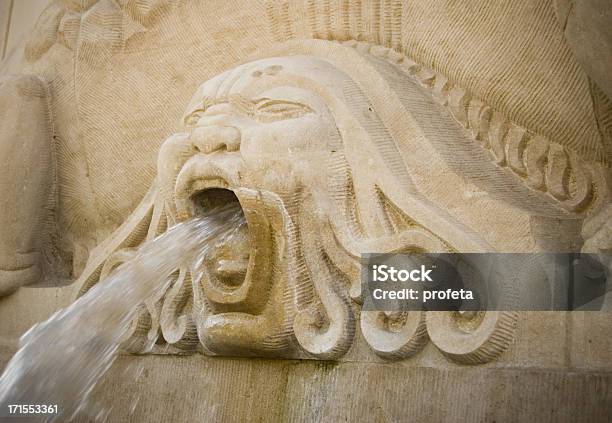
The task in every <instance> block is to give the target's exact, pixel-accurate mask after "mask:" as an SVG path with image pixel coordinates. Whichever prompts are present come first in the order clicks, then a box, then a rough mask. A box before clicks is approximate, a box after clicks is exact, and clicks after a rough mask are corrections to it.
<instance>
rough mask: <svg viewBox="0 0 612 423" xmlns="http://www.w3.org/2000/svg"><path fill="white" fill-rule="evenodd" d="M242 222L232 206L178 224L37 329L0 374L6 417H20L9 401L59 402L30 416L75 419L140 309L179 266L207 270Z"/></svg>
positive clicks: (0, 403)
mask: <svg viewBox="0 0 612 423" xmlns="http://www.w3.org/2000/svg"><path fill="white" fill-rule="evenodd" d="M244 224H245V221H244V215H243V214H242V211H241V210H240V208H239V207H238V206H236V205H230V206H225V207H222V208H218V209H215V210H214V211H211V212H209V213H207V214H206V215H203V216H200V217H198V218H195V219H192V220H190V221H187V222H184V223H180V224H178V225H175V226H173V227H172V228H170V229H169V230H168V231H167V232H166V233H164V234H163V235H161V236H159V237H158V238H156V239H154V240H152V241H149V242H146V243H144V244H142V246H141V247H140V248H139V249H138V251H137V253H136V254H135V256H134V257H133V258H132V259H131V260H129V261H127V262H125V263H123V264H121V265H120V266H119V267H118V268H117V269H116V270H115V271H113V272H112V273H111V275H109V276H108V277H107V278H105V279H104V280H101V281H100V282H99V283H98V284H96V285H95V286H94V287H93V288H92V289H90V290H89V291H88V292H87V293H86V294H85V295H83V296H82V297H80V298H79V299H78V300H77V301H75V302H74V303H72V304H71V305H70V306H69V307H67V308H65V309H62V310H60V311H58V312H57V313H55V314H54V315H53V316H51V317H50V318H49V319H48V320H47V321H45V322H42V323H39V324H37V325H35V326H33V327H32V328H31V329H30V330H29V331H28V332H27V333H26V334H24V335H23V336H22V338H21V340H20V346H21V348H20V349H19V351H18V352H17V353H16V354H15V355H14V356H13V358H12V359H11V361H10V362H9V363H8V364H7V366H6V368H5V370H4V373H3V374H2V376H1V377H0V420H1V418H2V417H7V416H10V415H15V414H9V411H10V408H13V409H14V408H15V407H9V406H11V405H17V404H22V405H25V404H38V405H41V404H45V405H55V404H57V414H55V413H50V414H38V413H32V414H28V417H29V420H28V421H41V422H47V421H62V422H63V421H68V420H69V419H70V418H72V417H73V416H74V415H75V414H76V413H78V412H79V411H80V410H81V408H82V407H83V404H85V403H86V401H85V400H86V398H87V397H88V395H89V393H90V392H91V391H92V389H93V388H94V386H95V385H96V383H97V381H98V380H99V379H100V378H101V377H102V375H103V374H104V373H105V372H106V371H107V370H108V369H109V367H110V366H111V365H112V363H113V361H114V360H115V358H116V356H117V352H118V351H119V349H120V344H121V342H122V341H123V340H124V339H125V337H126V335H127V333H128V331H129V328H130V324H131V322H132V320H133V319H134V318H135V317H136V313H137V312H138V306H139V305H140V304H142V303H143V302H145V301H146V300H149V299H152V298H157V297H159V296H161V295H162V294H163V292H165V290H166V289H167V288H168V284H169V283H170V280H171V279H170V275H171V274H172V273H174V272H175V271H176V270H177V269H178V268H179V267H180V266H189V267H190V268H191V269H193V270H192V271H197V269H201V265H202V260H203V259H204V257H205V256H206V254H207V253H209V251H210V250H211V248H212V246H213V245H215V244H218V243H219V242H224V241H226V240H229V238H231V237H232V236H233V235H235V234H236V233H237V231H238V229H239V228H240V227H241V226H242V225H244ZM194 279H195V277H194ZM21 415H23V414H21Z"/></svg>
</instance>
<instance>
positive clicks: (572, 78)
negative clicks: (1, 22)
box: [0, 0, 612, 421]
mask: <svg viewBox="0 0 612 423" xmlns="http://www.w3.org/2000/svg"><path fill="white" fill-rule="evenodd" d="M17 3H18V4H19V7H17V6H16V4H17ZM24 3H25V2H15V4H14V5H13V6H14V8H13V11H12V13H11V20H10V25H9V28H13V22H32V20H31V18H27V17H25V16H26V9H24V8H23V7H24V6H22V5H23V4H24ZM37 4H38V3H37ZM606 7H607V6H605V5H602V4H600V3H599V2H597V1H595V0H592V1H591V0H589V1H586V0H585V1H577V2H573V1H567V2H566V1H555V2H553V1H548V0H533V1H527V0H525V1H499V2H482V1H479V0H466V1H462V2H456V1H451V0H447V1H446V0H445V1H439V2H430V1H426V0H417V1H410V2H402V1H398V0H389V1H377V0H372V1H358V0H347V1H337V2H331V1H319V0H312V1H301V0H295V1H284V0H279V1H263V0H262V1H247V0H235V1H226V0H223V1H217V0H214V1H206V2H197V1H192V2H181V1H173V0H159V1H132V0H117V1H111V0H87V1H71V0H54V1H51V2H49V3H48V6H47V7H46V9H45V10H44V11H43V13H42V15H41V16H40V18H39V19H38V21H37V23H36V25H35V26H34V27H33V29H32V30H31V31H29V33H28V34H27V36H25V37H24V38H23V40H22V41H19V42H21V43H22V44H14V45H15V46H16V47H15V48H14V53H13V55H12V56H11V57H10V58H9V59H10V60H8V61H6V62H5V63H4V64H3V67H1V68H0V69H1V72H2V74H3V75H4V78H5V81H9V82H5V83H4V84H3V85H2V86H0V100H1V101H2V103H1V104H0V105H1V106H2V107H1V108H0V113H2V116H6V117H7V118H5V119H4V120H3V122H4V126H2V127H1V128H0V152H1V153H4V154H3V156H2V157H0V160H4V161H3V162H2V163H3V166H2V168H1V169H0V187H2V189H3V194H4V196H3V197H2V200H0V201H1V202H2V205H3V214H2V216H0V264H1V265H2V267H0V270H2V272H3V273H0V291H1V290H4V292H8V291H13V290H14V288H16V287H17V286H19V285H26V284H31V283H45V282H49V280H51V281H53V280H54V279H53V278H57V277H58V276H61V273H62V271H66V269H70V271H69V273H70V277H71V278H72V279H76V282H75V283H74V284H72V285H71V286H68V287H64V288H22V289H20V290H18V291H17V292H16V293H14V294H12V295H10V296H6V297H0V340H1V348H2V349H1V350H0V360H1V361H2V363H3V364H4V363H5V362H6V361H7V360H8V358H9V357H10V355H11V354H12V353H13V352H14V351H15V349H16V345H17V339H18V337H19V336H20V335H21V334H22V333H23V332H24V331H25V330H26V329H27V328H28V327H29V326H30V325H31V324H34V323H35V322H37V321H40V320H42V319H44V318H46V317H47V316H48V315H49V314H51V313H52V311H53V310H56V309H58V308H60V307H62V306H65V305H67V304H69V303H70V301H72V300H73V299H74V297H75V296H76V295H77V293H78V294H81V295H82V294H83V293H85V292H87V291H88V290H89V289H90V288H91V287H92V286H93V285H95V284H96V283H98V282H99V281H100V280H101V279H103V278H104V276H105V275H107V274H108V273H109V272H111V271H112V270H113V268H114V267H115V266H116V265H117V264H119V263H121V262H122V261H123V260H125V259H126V258H129V256H130V251H131V249H132V248H134V247H137V246H138V245H140V244H141V243H142V242H143V241H145V240H148V239H152V238H154V237H155V236H156V235H158V234H160V233H162V232H164V231H165V230H166V229H167V227H168V226H169V225H172V224H175V223H177V222H180V221H183V220H185V219H187V218H190V217H193V216H194V215H197V214H199V213H201V212H202V211H203V210H206V209H207V208H211V207H213V206H214V205H216V204H222V203H226V202H238V203H239V204H240V206H241V208H242V209H243V211H244V213H245V217H246V220H247V222H248V227H247V228H246V229H245V230H244V231H243V232H242V233H241V234H240V236H238V237H236V238H235V239H234V241H233V243H232V244H228V245H219V246H216V247H215V248H214V249H213V254H212V256H211V257H210V259H209V260H208V261H207V262H205V265H204V275H203V276H202V278H201V279H194V280H192V276H193V275H191V272H190V271H189V269H186V268H185V269H181V271H180V272H178V273H177V276H176V279H175V280H173V283H172V286H171V288H170V289H169V290H168V291H167V292H166V294H165V295H164V297H163V298H162V299H161V300H160V302H159V304H156V305H154V304H148V309H147V310H144V311H143V313H141V315H140V316H139V324H138V325H135V326H134V328H135V331H134V333H133V334H132V335H133V337H134V338H135V339H143V338H144V337H146V336H147V335H149V334H158V335H159V336H160V340H161V341H162V342H160V344H161V345H159V348H157V349H156V350H154V355H145V356H138V355H124V356H122V357H121V358H120V359H119V361H118V363H117V364H116V365H115V366H114V367H113V368H112V369H111V372H110V373H109V375H107V376H106V377H105V380H104V381H103V383H102V384H101V385H100V386H99V387H98V388H97V389H96V392H95V393H94V398H96V399H97V400H99V401H101V402H102V403H103V404H111V403H112V404H113V409H112V410H111V411H110V413H111V414H110V419H111V421H114V420H118V419H126V418H129V419H132V420H133V421H149V420H153V421H167V420H171V419H173V420H177V421H191V420H194V419H199V420H211V421H244V420H249V421H348V420H356V421H406V420H414V421H464V420H466V419H467V420H474V421H525V420H530V421H540V420H541V421H607V420H609V419H610V418H612V416H611V413H612V411H611V410H610V404H612V397H611V395H612V394H611V392H612V388H611V387H610V381H611V377H612V353H611V352H610V351H611V348H612V345H611V344H610V339H612V314H609V313H582V312H580V313H578V312H576V313H561V312H558V313H547V312H533V313H526V312H523V313H517V312H486V313H484V314H482V315H475V316H468V315H465V316H464V315H459V314H455V313H446V312H442V313H431V312H430V313H425V312H411V313H408V314H385V313H379V312H365V311H361V293H360V285H359V261H358V257H359V255H360V254H361V253H364V252H372V251H377V252H389V251H401V252H410V251H428V252H532V251H574V252H578V251H580V250H582V251H584V252H591V253H596V254H597V253H610V252H611V251H612V229H611V228H612V226H611V224H610V222H612V207H611V206H610V195H611V185H610V178H611V177H612V175H611V172H610V165H609V163H610V161H611V160H612V155H611V154H612V138H611V135H612V130H611V127H610V122H612V103H611V102H610V98H609V95H610V92H609V86H608V80H609V74H610V71H611V70H612V69H610V63H609V62H607V59H606V57H608V56H607V54H608V53H607V50H606V49H607V48H608V47H609V43H607V41H606V40H607V38H606V36H605V34H607V32H606V31H607V29H606V27H605V23H604V22H603V21H602V19H603V18H602V16H603V17H605V16H607V15H606V13H607V10H608V9H607V8H606ZM28 10H29V11H30V10H33V9H28ZM599 11H601V13H599ZM28 13H29V12H28ZM565 21H566V22H565ZM564 22H565V23H564ZM25 27H26V25H25V24H24V25H23V26H20V28H25ZM0 29H1V28H0ZM12 31H13V30H12V29H11V30H10V31H9V37H8V41H7V42H8V43H9V44H11V43H17V42H18V40H17V39H18V38H21V37H20V36H18V35H19V34H18V33H15V34H13V32H12ZM25 32H28V31H25V30H24V32H22V33H25ZM600 34H604V35H603V36H602V37H601V38H600V37H599V35H600ZM7 45H8V44H7ZM581 45H584V46H585V47H586V48H584V49H581V48H580V47H579V46H581ZM9 73H11V74H15V73H16V74H18V76H8V75H7V74H9ZM606 75H608V76H607V78H606ZM20 84H21V85H20ZM23 84H25V85H26V86H27V87H31V86H35V87H39V88H40V87H42V88H44V89H42V90H39V91H40V92H44V93H46V94H44V95H42V94H41V95H39V96H35V97H36V98H37V99H39V100H34V101H35V102H37V103H36V104H32V103H31V100H30V99H29V97H28V96H27V95H24V94H23V92H24V90H21V91H19V90H18V89H16V88H14V87H15V86H17V87H21V86H22V85H23ZM28 84H29V85H28ZM37 84H38V85H37ZM31 92H32V90H27V89H26V90H25V93H26V94H28V93H31ZM40 99H44V101H43V100H40ZM43 103H44V104H43ZM17 181H23V185H21V184H19V183H17ZM49 216H50V218H49ZM16 252H21V253H23V252H26V253H28V254H29V253H33V254H35V255H36V254H38V255H37V257H38V256H40V257H44V258H48V259H49V261H50V262H53V263H52V264H53V266H50V267H44V269H45V270H44V271H42V272H41V271H40V269H38V270H37V272H32V275H29V276H28V277H27V278H26V277H17V278H15V277H14V274H15V272H16V271H18V272H21V271H24V269H27V268H28V267H32V266H34V265H35V264H36V263H38V260H39V259H38V258H37V259H36V260H34V261H32V263H30V262H28V263H25V264H24V262H22V261H23V260H22V261H20V260H21V258H20V256H19V254H15V253H16ZM34 262H36V263H34ZM607 264H608V265H609V266H610V265H612V263H610V262H608V263H607ZM41 268H42V267H41ZM11 272H12V273H11ZM34 273H36V274H34ZM0 295H1V294H0ZM609 306H611V307H612V304H609ZM132 345H138V343H132ZM130 351H131V352H140V351H139V350H138V349H137V348H132V349H131V350H130ZM155 354H164V355H163V356H158V355H155ZM185 354H190V356H189V357H185V356H184V355H185ZM210 355H213V356H214V355H216V356H221V357H207V356H210ZM236 356H245V357H250V358H242V359H241V358H233V357H236ZM253 357H264V358H253ZM270 358H276V360H272V359H270ZM287 358H291V359H292V360H287ZM306 359H308V360H306ZM86 413H87V412H85V414H83V415H81V416H80V418H81V419H82V420H83V421H87V420H89V419H90V418H91V417H92V416H88V415H87V414H86Z"/></svg>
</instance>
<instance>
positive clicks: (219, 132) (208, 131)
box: [190, 126, 240, 154]
mask: <svg viewBox="0 0 612 423" xmlns="http://www.w3.org/2000/svg"><path fill="white" fill-rule="evenodd" d="M190 139H191V144H192V145H193V147H194V148H195V149H196V150H197V151H198V152H200V153H206V154H209V153H214V152H215V151H238V150H239V149H240V131H239V130H238V129H237V128H235V127H233V126H203V127H197V128H196V129H194V131H193V133H192V134H191V137H190Z"/></svg>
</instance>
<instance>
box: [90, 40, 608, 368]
mask: <svg viewBox="0 0 612 423" xmlns="http://www.w3.org/2000/svg"><path fill="white" fill-rule="evenodd" d="M262 57H263V58H262ZM434 128H435V130H433V129H434ZM433 164H435V166H433ZM432 169H436V170H435V171H436V172H442V171H444V172H449V173H452V172H457V173H459V172H460V174H461V175H463V176H462V177H463V178H466V179H467V180H468V181H472V182H473V183H474V184H477V185H478V186H479V187H480V188H481V189H482V190H484V191H486V192H488V193H489V194H490V195H492V196H494V197H495V198H498V199H499V200H500V201H507V202H508V203H511V204H513V206H514V207H521V208H524V209H525V210H534V209H537V210H538V211H539V212H540V213H542V214H547V215H549V216H553V217H574V218H580V216H583V215H584V214H586V213H589V212H591V211H592V210H596V209H598V208H599V207H600V205H601V204H605V203H606V202H607V201H608V199H607V196H606V192H607V188H606V185H605V184H606V181H605V170H603V167H602V166H601V165H598V164H596V163H595V164H594V163H593V162H589V163H587V162H584V161H583V160H582V159H580V158H579V157H578V156H577V155H576V154H575V153H573V152H571V151H569V150H568V149H566V148H564V147H563V146H562V145H560V144H557V143H555V140H550V139H546V138H544V137H543V136H541V135H539V134H538V133H535V132H533V131H532V130H530V129H529V128H524V127H521V126H519V125H518V124H516V123H514V122H512V120H511V119H509V118H507V117H506V116H504V115H503V114H502V113H501V112H500V111H498V110H495V108H494V107H492V106H491V105H488V104H485V103H484V102H483V101H482V100H480V99H478V98H475V97H473V96H471V95H470V94H469V92H467V91H466V90H463V89H462V88H460V87H457V86H454V85H453V84H452V83H450V82H449V81H448V80H447V79H446V78H445V77H444V76H442V75H439V74H437V73H435V72H433V71H430V70H428V69H426V68H424V67H422V66H419V65H418V64H416V63H415V62H413V61H411V60H410V59H408V58H407V57H405V56H403V55H400V54H399V53H397V52H396V51H394V50H392V49H388V48H384V47H380V46H373V45H371V44H367V43H360V42H355V41H350V42H346V43H337V42H331V41H323V40H310V41H299V42H297V41H296V42H287V43H284V44H281V45H278V46H277V47H275V48H274V49H272V50H271V51H269V52H268V53H267V54H266V55H260V58H258V59H256V60H253V61H250V62H248V63H245V64H243V65H240V66H238V67H236V68H234V69H230V70H228V71H227V72H224V73H222V74H221V75H218V76H216V77H214V78H212V79H210V80H208V81H207V82H205V83H204V84H203V85H201V86H200V88H199V89H198V90H197V92H196V93H195V95H194V96H193V98H192V100H191V102H190V104H189V106H188V107H187V109H186V110H185V113H184V116H183V118H182V121H181V122H180V124H179V129H178V130H177V132H176V133H175V134H173V135H172V136H170V137H169V138H168V139H167V140H166V141H165V142H164V143H163V145H162V147H161V149H160V151H159V154H158V161H157V177H156V179H155V181H154V183H153V185H152V186H151V188H150V190H149V192H148V193H147V194H146V196H145V197H144V199H143V200H142V202H141V204H140V205H139V206H138V208H137V209H136V210H134V212H133V213H132V215H131V216H130V217H129V218H128V219H127V220H126V221H125V222H124V223H123V225H121V227H119V228H118V229H117V230H116V231H115V232H114V233H113V234H112V235H111V236H110V237H109V238H108V239H107V240H106V241H104V242H103V243H102V244H100V245H99V246H98V247H97V248H96V249H95V250H94V251H93V252H92V253H91V255H90V259H89V261H88V263H87V266H86V268H85V271H84V272H83V273H82V275H81V277H80V278H79V281H78V284H80V285H79V286H80V287H81V288H80V292H81V293H84V292H86V291H87V290H88V289H89V288H91V287H92V286H93V285H94V284H96V283H97V282H98V281H99V280H100V279H101V278H103V277H104V276H105V275H107V274H108V273H109V272H111V271H112V269H113V268H114V267H115V266H117V265H118V264H120V263H121V262H122V261H125V260H126V259H128V258H129V257H130V255H131V253H132V251H133V249H134V248H135V247H137V246H138V245H139V244H140V243H141V242H143V241H144V240H147V239H151V238H153V237H155V236H157V235H158V234H160V233H162V232H164V231H165V230H166V228H167V227H168V226H170V225H174V224H176V223H177V222H180V221H183V220H185V219H188V218H190V217H192V216H194V215H196V214H197V213H199V212H201V210H202V209H206V208H208V207H212V206H214V205H215V204H220V203H227V202H232V201H233V202H238V203H239V205H240V207H241V208H242V210H243V211H244V215H245V217H246V220H247V226H246V227H245V229H244V232H243V233H241V234H240V236H237V237H236V238H235V239H234V240H233V241H232V244H231V245H217V246H216V247H215V248H214V249H213V253H212V254H211V256H210V257H209V258H208V259H207V260H206V261H205V263H204V265H203V266H204V269H201V270H202V272H201V273H202V277H201V278H199V279H197V280H194V279H192V273H191V272H190V270H189V269H183V268H182V269H178V270H177V272H176V273H175V274H174V276H173V277H174V282H173V283H172V285H171V286H170V287H169V289H168V290H167V292H166V293H165V295H164V296H163V297H162V298H160V299H158V300H156V301H154V302H151V303H147V304H143V305H142V310H141V313H140V317H139V318H138V320H137V321H135V322H134V324H133V330H132V334H131V339H129V340H126V348H127V349H129V350H130V351H132V352H139V351H142V349H143V348H144V346H145V345H148V343H149V341H150V340H152V339H157V344H158V345H157V347H156V349H155V350H154V351H156V352H166V353H185V352H194V351H201V352H203V353H205V354H211V355H231V356H235V355H244V356H273V357H292V358H317V359H338V358H340V357H342V356H343V355H345V354H346V353H347V352H348V351H349V349H350V348H351V347H353V346H354V345H355V343H356V342H358V341H359V340H363V341H365V343H366V344H367V345H368V346H369V348H370V349H371V350H373V351H374V353H375V354H377V355H379V356H380V357H383V358H387V359H400V358H406V357H409V356H412V355H414V354H416V353H418V352H419V351H420V350H421V349H422V348H423V347H425V346H426V344H427V343H428V342H429V341H431V342H432V343H433V344H434V345H435V347H437V348H438V349H439V350H440V352H441V353H442V354H444V355H445V356H447V357H448V358H450V359H452V360H454V361H457V362H461V363H471V364H477V363H484V362H488V361H490V360H493V359H495V358H496V357H498V356H499V354H501V353H502V352H503V351H504V350H505V349H506V348H507V347H508V345H509V344H510V343H511V342H512V340H513V337H514V334H515V329H516V325H517V319H518V314H517V313H515V312H483V313H477V314H471V315H467V314H466V315H462V314H459V313H451V312H427V313H426V312H404V313H385V312H365V311H364V312H361V311H360V302H361V294H360V289H361V287H360V268H359V258H360V254H362V253H368V252H415V251H418V252H455V251H461V252H488V251H494V250H495V249H494V248H493V247H492V246H491V245H490V244H489V243H488V242H487V241H485V237H484V234H485V233H486V231H487V230H488V229H487V228H486V227H479V228H474V227H468V226H466V225H465V224H464V223H460V222H459V220H458V219H457V218H455V217H453V216H452V215H451V214H450V213H448V212H447V211H446V210H445V209H444V208H442V207H440V206H439V205H438V204H436V202H435V201H433V200H432V198H430V195H429V193H430V192H433V189H431V186H430V185H428V184H430V183H433V182H431V179H432V178H431V175H432V172H433V171H432ZM363 341H359V342H363Z"/></svg>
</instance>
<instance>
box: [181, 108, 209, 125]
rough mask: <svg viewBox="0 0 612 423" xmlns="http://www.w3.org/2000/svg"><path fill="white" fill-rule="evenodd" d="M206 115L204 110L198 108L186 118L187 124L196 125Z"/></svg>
mask: <svg viewBox="0 0 612 423" xmlns="http://www.w3.org/2000/svg"><path fill="white" fill-rule="evenodd" d="M203 115H204V110H202V109H197V110H194V111H193V112H191V113H190V114H189V115H188V116H187V117H186V118H185V120H184V123H185V126H195V125H196V124H197V123H198V121H199V120H200V118H201V117H202V116H203Z"/></svg>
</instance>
